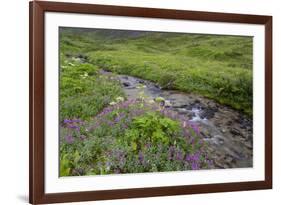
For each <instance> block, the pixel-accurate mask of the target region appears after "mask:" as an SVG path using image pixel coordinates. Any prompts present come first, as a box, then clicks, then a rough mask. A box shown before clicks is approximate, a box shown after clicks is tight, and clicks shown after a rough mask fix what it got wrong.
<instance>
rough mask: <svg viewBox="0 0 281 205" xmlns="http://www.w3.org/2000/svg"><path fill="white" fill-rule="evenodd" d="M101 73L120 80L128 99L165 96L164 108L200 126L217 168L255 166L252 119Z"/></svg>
mask: <svg viewBox="0 0 281 205" xmlns="http://www.w3.org/2000/svg"><path fill="white" fill-rule="evenodd" d="M101 74H103V75H107V76H111V77H112V78H114V79H117V80H119V81H120V83H121V85H122V87H123V90H124V92H125V94H126V95H127V98H128V99H134V98H138V97H139V94H140V89H139V87H140V86H142V89H141V91H143V93H144V95H145V96H146V97H147V98H150V99H155V98H157V97H163V98H164V99H165V106H166V107H170V108H171V109H173V110H174V111H176V112H178V113H179V114H181V115H185V116H188V117H189V119H190V121H192V122H193V123H196V124H197V125H198V126H199V129H200V133H201V136H202V137H203V140H204V141H206V143H208V146H207V149H208V152H209V154H210V156H211V158H212V159H213V162H214V168H242V167H252V166H253V162H252V159H253V155H252V152H253V130H252V120H251V119H249V118H247V117H246V116H244V115H243V114H241V113H240V112H238V111H236V110H233V109H231V108H230V107H228V106H224V105H221V104H218V103H216V102H215V101H213V100H210V99H207V98H204V97H202V96H199V95H195V94H188V93H183V92H180V91H176V90H166V89H162V88H161V87H160V86H158V85H157V84H155V83H152V82H150V81H147V80H143V79H140V78H136V77H132V76H128V75H115V74H113V73H111V72H107V71H104V70H102V71H101Z"/></svg>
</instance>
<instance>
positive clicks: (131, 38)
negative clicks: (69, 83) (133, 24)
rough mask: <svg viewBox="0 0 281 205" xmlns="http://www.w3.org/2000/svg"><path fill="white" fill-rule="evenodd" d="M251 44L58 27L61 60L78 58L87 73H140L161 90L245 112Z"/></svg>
mask: <svg viewBox="0 0 281 205" xmlns="http://www.w3.org/2000/svg"><path fill="white" fill-rule="evenodd" d="M252 47H253V41H252V38H251V37H243V36H219V35H199V34H182V33H160V32H138V31H119V30H116V31H114V30H90V29H71V28H61V30H60V55H61V59H62V62H64V61H63V60H67V59H70V58H71V57H80V58H83V59H84V60H85V61H86V62H87V63H88V64H89V65H88V66H89V67H93V68H91V69H93V70H91V71H89V73H91V72H94V71H96V70H98V69H104V70H108V71H112V72H115V73H119V74H127V75H132V76H135V77H140V78H143V79H147V80H150V81H152V82H155V83H157V84H159V85H160V86H161V87H163V88H164V89H175V90H180V91H183V92H187V93H195V94H199V95H203V96H205V97H208V98H211V99H214V100H216V101H217V102H219V103H221V104H225V105H229V106H231V107H232V108H234V109H237V110H240V111H242V112H243V113H246V114H247V115H249V116H251V115H252V95H253V91H252V88H253V86H252V66H253V65H252V57H253V50H252ZM85 69H86V68H85ZM89 69H90V68H89ZM70 72H78V71H77V70H76V71H70ZM63 73H65V72H63ZM74 74H75V73H74ZM91 83H93V82H91ZM82 84H84V83H82ZM89 86H93V87H95V86H94V85H89ZM78 87H79V86H78ZM82 87H83V86H82ZM105 87H106V86H105ZM114 92H115V91H114ZM114 97H115V96H114ZM91 113H93V112H91Z"/></svg>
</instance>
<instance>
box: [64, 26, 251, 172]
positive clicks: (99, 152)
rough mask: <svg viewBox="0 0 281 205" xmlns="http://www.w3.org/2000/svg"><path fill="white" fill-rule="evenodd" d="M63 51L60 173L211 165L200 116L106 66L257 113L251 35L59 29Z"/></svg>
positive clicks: (240, 109) (135, 170)
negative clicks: (128, 87)
mask: <svg viewBox="0 0 281 205" xmlns="http://www.w3.org/2000/svg"><path fill="white" fill-rule="evenodd" d="M59 54H60V79H59V81H60V102H59V110H60V176H76V175H100V174H114V173H139V172H160V171H180V170H198V169H208V168H212V161H211V160H209V157H208V154H207V152H206V149H205V147H206V146H207V145H206V143H205V142H204V141H203V140H202V139H201V136H200V131H199V128H198V127H197V125H196V124H195V123H192V122H190V121H189V119H188V118H186V117H183V116H180V115H178V113H176V112H174V111H173V110H171V109H169V108H166V107H164V106H162V104H161V101H159V100H157V99H156V100H154V101H151V100H148V99H146V98H145V96H142V95H140V96H139V98H137V99H127V97H126V95H125V93H124V92H123V90H122V86H121V85H120V83H119V82H118V81H117V80H116V79H115V78H114V77H112V76H106V75H103V74H102V73H101V72H100V70H107V71H111V72H113V73H116V74H127V75H131V76H135V77H139V78H142V79H145V80H149V81H151V82H154V83H156V84H158V85H159V86H161V87H162V88H163V89H174V90H179V91H183V92H186V93H195V94H199V95H202V96H205V97H208V98H211V99H214V100H216V101H217V102H219V103H221V104H224V105H227V106H230V107H232V108H234V109H236V110H239V111H241V112H243V113H245V114H246V115H248V116H251V115H252V38H251V37H241V36H217V35H199V34H182V33H160V32H139V31H118V30H98V29H96V30H91V29H72V28H60V53H59ZM139 89H140V91H141V87H140V88H139ZM140 93H141V92H140Z"/></svg>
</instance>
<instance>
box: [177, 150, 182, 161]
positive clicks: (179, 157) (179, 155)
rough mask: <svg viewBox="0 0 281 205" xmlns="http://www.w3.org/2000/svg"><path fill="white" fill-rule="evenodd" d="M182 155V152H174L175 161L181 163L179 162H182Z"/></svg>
mask: <svg viewBox="0 0 281 205" xmlns="http://www.w3.org/2000/svg"><path fill="white" fill-rule="evenodd" d="M183 157H184V156H183V153H182V151H181V150H178V151H177V152H176V160H178V161H181V160H183Z"/></svg>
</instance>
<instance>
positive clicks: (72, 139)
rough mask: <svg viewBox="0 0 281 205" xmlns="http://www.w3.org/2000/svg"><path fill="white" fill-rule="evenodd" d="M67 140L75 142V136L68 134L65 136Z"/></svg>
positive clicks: (70, 142)
mask: <svg viewBox="0 0 281 205" xmlns="http://www.w3.org/2000/svg"><path fill="white" fill-rule="evenodd" d="M64 139H65V141H66V142H67V143H68V144H72V143H73V142H74V137H73V136H71V135H67V136H65V138H64Z"/></svg>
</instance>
